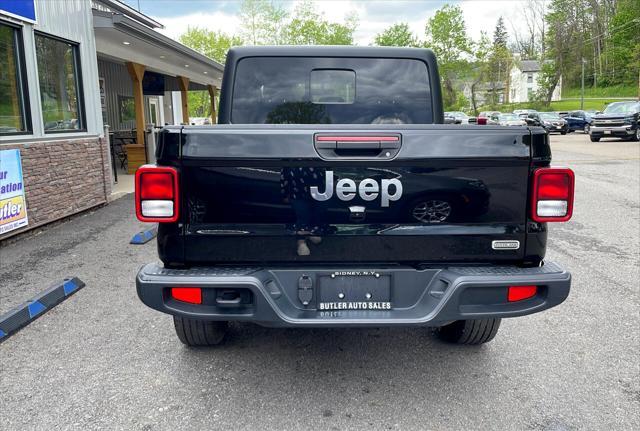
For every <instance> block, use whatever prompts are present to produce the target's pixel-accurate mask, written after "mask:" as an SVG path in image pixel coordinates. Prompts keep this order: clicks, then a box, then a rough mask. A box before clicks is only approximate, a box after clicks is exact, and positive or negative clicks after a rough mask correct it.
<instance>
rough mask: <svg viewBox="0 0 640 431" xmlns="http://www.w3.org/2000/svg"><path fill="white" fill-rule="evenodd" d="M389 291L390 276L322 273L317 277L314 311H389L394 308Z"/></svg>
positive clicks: (351, 272)
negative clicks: (315, 308)
mask: <svg viewBox="0 0 640 431" xmlns="http://www.w3.org/2000/svg"><path fill="white" fill-rule="evenodd" d="M392 291H393V277H392V276H391V274H384V273H378V272H375V271H336V272H334V273H329V274H321V275H319V276H318V295H317V309H318V310H320V311H333V310H369V311H388V310H391V309H392V308H393V306H392V304H393V303H392ZM340 294H342V295H343V297H342V298H341V297H340ZM367 294H369V295H370V297H367Z"/></svg>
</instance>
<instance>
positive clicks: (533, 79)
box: [509, 58, 562, 103]
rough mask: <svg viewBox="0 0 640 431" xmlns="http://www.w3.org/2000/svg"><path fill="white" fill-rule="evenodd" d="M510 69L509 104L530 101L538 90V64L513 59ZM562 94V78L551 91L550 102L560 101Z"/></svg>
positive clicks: (533, 61)
mask: <svg viewBox="0 0 640 431" xmlns="http://www.w3.org/2000/svg"><path fill="white" fill-rule="evenodd" d="M515 60H516V61H515V62H514V65H513V67H512V68H511V83H510V87H509V102H510V103H520V102H528V101H529V100H531V98H532V97H533V95H534V94H535V92H536V91H537V90H538V77H539V76H540V62H539V61H538V60H518V58H516V59H515ZM561 93H562V78H560V81H559V82H558V85H557V86H556V88H555V90H553V96H552V97H551V100H552V101H557V100H560V97H561V96H560V95H561Z"/></svg>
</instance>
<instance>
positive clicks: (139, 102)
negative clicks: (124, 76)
mask: <svg viewBox="0 0 640 431" xmlns="http://www.w3.org/2000/svg"><path fill="white" fill-rule="evenodd" d="M144 68H145V67H144V66H143V65H142V64H138V63H131V62H127V70H128V71H129V76H131V81H133V104H134V107H135V112H136V143H137V144H139V145H144V127H145V125H144V96H143V94H142V78H144Z"/></svg>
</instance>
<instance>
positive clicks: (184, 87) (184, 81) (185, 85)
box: [177, 76, 189, 124]
mask: <svg viewBox="0 0 640 431" xmlns="http://www.w3.org/2000/svg"><path fill="white" fill-rule="evenodd" d="M177 78H178V87H180V96H181V99H182V122H183V123H184V124H189V99H188V98H187V92H188V91H189V78H185V77H184V76H178V77H177Z"/></svg>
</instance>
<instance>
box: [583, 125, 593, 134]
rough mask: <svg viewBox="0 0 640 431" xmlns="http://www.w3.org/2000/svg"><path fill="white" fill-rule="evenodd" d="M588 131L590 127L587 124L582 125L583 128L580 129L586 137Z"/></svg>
mask: <svg viewBox="0 0 640 431" xmlns="http://www.w3.org/2000/svg"><path fill="white" fill-rule="evenodd" d="M590 129H591V126H590V125H589V124H585V125H584V128H583V129H582V132H583V133H584V134H585V135H588V134H589V130H590Z"/></svg>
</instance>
